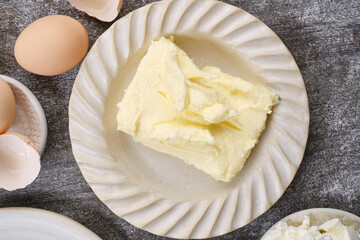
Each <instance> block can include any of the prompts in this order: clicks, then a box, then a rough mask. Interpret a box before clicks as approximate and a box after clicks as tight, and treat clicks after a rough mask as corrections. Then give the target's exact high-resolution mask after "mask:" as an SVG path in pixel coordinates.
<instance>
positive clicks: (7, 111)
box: [0, 78, 15, 134]
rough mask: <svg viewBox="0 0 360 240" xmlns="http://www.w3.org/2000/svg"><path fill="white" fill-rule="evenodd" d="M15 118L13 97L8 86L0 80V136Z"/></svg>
mask: <svg viewBox="0 0 360 240" xmlns="http://www.w3.org/2000/svg"><path fill="white" fill-rule="evenodd" d="M14 118H15V97H14V93H13V92H12V90H11V88H10V86H9V84H8V83H7V82H5V81H4V80H3V79H1V78H0V134H3V133H5V132H6V131H7V130H8V129H9V128H10V126H11V124H12V122H13V121H14Z"/></svg>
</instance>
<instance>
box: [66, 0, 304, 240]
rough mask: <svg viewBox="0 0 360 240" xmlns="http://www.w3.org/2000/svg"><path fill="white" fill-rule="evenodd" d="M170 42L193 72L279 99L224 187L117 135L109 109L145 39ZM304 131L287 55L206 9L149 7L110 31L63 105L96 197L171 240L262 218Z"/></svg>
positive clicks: (201, 1) (224, 14)
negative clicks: (216, 74) (252, 85)
mask: <svg viewBox="0 0 360 240" xmlns="http://www.w3.org/2000/svg"><path fill="white" fill-rule="evenodd" d="M169 35H174V36H175V38H176V43H177V44H178V45H179V47H181V48H182V49H184V50H185V52H187V53H188V54H189V56H190V57H191V58H192V59H194V61H195V63H196V64H197V65H198V66H200V67H203V66H206V65H209V66H215V67H218V68H220V69H222V70H223V71H224V72H226V73H229V74H231V75H234V76H238V77H241V78H243V79H245V80H248V81H252V82H256V83H261V84H263V85H265V86H267V87H268V88H270V89H271V90H272V91H273V92H275V93H276V94H278V95H279V96H280V99H281V100H280V103H279V104H278V105H277V106H276V107H275V108H274V111H273V113H272V114H271V116H270V117H269V119H268V121H267V126H266V129H265V131H264V132H263V133H262V136H261V137H260V140H259V143H258V144H257V145H256V147H255V148H254V149H253V151H252V153H251V155H250V157H249V158H248V160H247V162H246V164H245V166H244V168H243V169H242V170H241V172H240V173H239V174H238V175H237V176H236V177H235V178H234V179H233V180H232V181H231V182H230V183H224V182H218V181H215V180H214V179H213V178H211V177H210V176H208V175H206V174H205V173H203V172H201V171H200V170H197V169H195V168H194V167H192V166H189V165H186V164H185V163H184V162H183V161H182V160H179V159H177V158H175V157H171V156H169V155H166V154H162V153H160V152H157V151H155V150H152V149H149V148H147V147H145V146H143V145H142V144H140V143H136V142H134V141H133V140H132V138H131V137H130V136H128V135H126V134H124V133H121V132H119V131H117V130H116V127H117V121H116V114H117V106H116V105H117V103H118V102H120V100H121V99H122V97H123V94H124V90H125V89H126V87H127V86H128V84H129V83H130V81H131V80H132V78H133V76H134V73H135V72H136V69H137V67H138V64H139V62H140V60H141V59H142V57H143V56H144V55H145V53H146V51H147V49H148V47H149V45H150V44H151V41H152V40H154V39H159V38H160V37H161V36H169ZM308 127H309V108H308V100H307V95H306V90H305V86H304V82H303V79H302V76H301V73H300V71H299V69H298V67H297V65H296V63H295V61H294V59H293V57H292V56H291V54H290V52H289V51H288V49H287V48H286V46H285V45H284V44H283V43H282V42H281V40H280V39H279V38H278V36H276V34H275V33H274V32H273V31H271V30H270V29H269V28H268V27H267V26H266V25H265V24H264V23H262V22H261V21H260V20H259V19H257V18H255V17H254V16H252V15H250V14H249V13H247V12H245V11H243V10H241V9H239V8H237V7H234V6H232V5H229V4H225V3H223V2H220V1H213V0H187V1H184V0H172V1H159V2H154V3H152V4H149V5H146V6H144V7H142V8H139V9H137V10H136V11H134V12H132V13H129V14H128V15H126V16H125V17H123V18H121V19H120V20H118V21H117V22H115V23H114V24H113V25H112V26H111V27H110V28H109V29H108V30H107V31H105V32H104V34H103V35H101V36H100V37H99V39H98V40H97V41H96V43H95V44H94V46H93V47H92V49H91V50H90V51H89V53H88V55H87V56H86V58H85V59H84V61H83V63H82V65H81V67H80V70H79V73H78V75H77V77H76V80H75V83H74V87H73V91H72V94H71V98H70V105H69V128H70V138H71V143H72V149H73V154H74V156H75V159H76V161H77V163H78V165H79V167H80V170H81V172H82V174H83V175H84V177H85V179H86V181H87V182H88V183H89V185H90V187H91V188H92V189H93V191H94V192H95V194H96V195H97V196H98V197H99V199H100V200H101V201H103V202H104V204H106V205H107V206H108V207H109V208H110V209H111V210H112V211H113V212H114V213H115V214H117V215H118V216H120V217H122V218H123V219H125V220H126V221H128V222H130V223H131V224H133V225H134V226H136V227H138V228H141V229H143V230H146V231H149V232H151V233H154V234H157V235H161V236H167V237H173V238H207V237H213V236H218V235H222V234H225V233H228V232H230V231H233V230H235V229H237V228H239V227H242V226H244V225H246V224H248V223H249V222H251V221H252V220H254V219H255V218H257V217H258V216H260V215H261V214H263V213H264V212H265V211H266V210H267V209H269V208H270V207H271V206H272V205H273V204H274V203H275V202H276V201H277V200H278V199H279V198H280V197H281V195H282V194H283V193H284V192H285V189H286V188H287V187H288V185H289V184H290V182H291V181H292V179H293V178H294V176H295V174H296V172H297V169H298V167H299V165H300V163H301V161H302V158H303V154H304V150H305V145H306V141H307V137H308Z"/></svg>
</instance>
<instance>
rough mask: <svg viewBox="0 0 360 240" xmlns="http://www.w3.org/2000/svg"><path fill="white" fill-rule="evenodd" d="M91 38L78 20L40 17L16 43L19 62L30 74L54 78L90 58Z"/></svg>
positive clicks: (16, 55) (62, 16)
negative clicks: (85, 57)
mask: <svg viewBox="0 0 360 240" xmlns="http://www.w3.org/2000/svg"><path fill="white" fill-rule="evenodd" d="M88 48H89V38H88V34H87V32H86V30H85V28H84V27H83V26H82V25H81V23H80V22H78V21H77V20H75V19H73V18H71V17H68V16H64V15H51V16H47V17H43V18H40V19H38V20H36V21H35V22H33V23H32V24H30V25H29V26H28V27H26V28H25V29H24V31H23V32H22V33H21V34H20V35H19V37H18V39H17V40H16V43H15V47H14V53H15V58H16V61H17V62H18V63H19V64H20V66H22V67H23V68H24V69H26V70H28V71H29V72H32V73H35V74H39V75H45V76H53V75H58V74H61V73H64V72H66V71H69V70H70V69H72V68H73V67H75V66H76V65H77V64H79V63H80V62H81V60H82V59H83V58H84V56H85V55H86V52H87V50H88Z"/></svg>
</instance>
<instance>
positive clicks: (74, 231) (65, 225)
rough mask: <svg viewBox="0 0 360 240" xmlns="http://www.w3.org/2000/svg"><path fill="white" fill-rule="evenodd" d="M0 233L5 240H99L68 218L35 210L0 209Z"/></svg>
mask: <svg viewBox="0 0 360 240" xmlns="http://www.w3.org/2000/svg"><path fill="white" fill-rule="evenodd" d="M0 232H1V237H0V238H1V239H6V240H18V239H26V240H69V239H71V240H84V239H86V240H101V239H100V238H99V237H98V236H97V235H95V233H93V232H91V231H90V230H89V229H87V228H86V227H84V226H83V225H81V224H79V223H77V222H75V221H74V220H71V219H70V218H67V217H64V216H62V215H60V214H57V213H53V212H49V211H45V210H41V209H35V208H17V207H15V208H2V209H0Z"/></svg>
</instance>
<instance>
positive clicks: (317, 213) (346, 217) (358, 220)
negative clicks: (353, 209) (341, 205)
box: [262, 208, 360, 239]
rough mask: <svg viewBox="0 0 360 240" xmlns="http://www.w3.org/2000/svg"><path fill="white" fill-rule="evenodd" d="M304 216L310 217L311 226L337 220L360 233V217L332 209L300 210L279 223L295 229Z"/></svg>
mask: <svg viewBox="0 0 360 240" xmlns="http://www.w3.org/2000/svg"><path fill="white" fill-rule="evenodd" d="M305 216H309V217H310V224H311V225H317V226H319V225H321V224H323V223H324V222H326V221H328V220H331V219H333V218H339V219H340V221H341V222H342V223H343V224H344V225H345V226H353V227H354V228H355V230H356V231H357V232H359V231H360V217H358V216H356V215H354V214H352V213H349V212H345V211H342V210H338V209H333V208H311V209H306V210H302V211H299V212H295V213H293V214H291V215H289V216H287V217H285V218H283V219H281V220H280V221H279V222H286V223H287V224H288V225H289V226H295V227H297V226H300V225H301V224H302V222H303V220H304V218H305ZM279 222H277V223H276V224H274V225H273V226H272V227H271V228H270V229H269V230H268V231H267V232H266V233H265V234H264V236H263V237H262V239H263V238H265V236H266V235H267V234H269V232H270V230H273V229H274V228H275V227H276V225H277V224H278V223H279Z"/></svg>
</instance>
